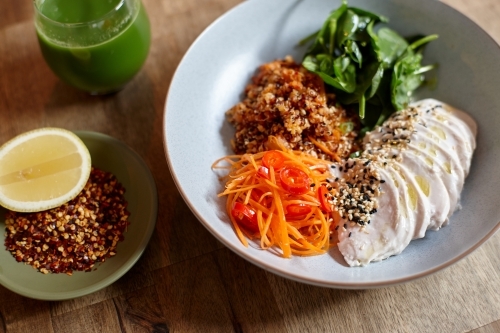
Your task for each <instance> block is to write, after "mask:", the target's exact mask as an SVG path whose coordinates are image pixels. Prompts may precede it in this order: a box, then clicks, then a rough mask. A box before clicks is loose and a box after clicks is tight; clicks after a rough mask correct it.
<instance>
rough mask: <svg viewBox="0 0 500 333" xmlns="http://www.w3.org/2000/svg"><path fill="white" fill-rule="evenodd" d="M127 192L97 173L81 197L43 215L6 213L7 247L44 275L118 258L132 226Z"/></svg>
mask: <svg viewBox="0 0 500 333" xmlns="http://www.w3.org/2000/svg"><path fill="white" fill-rule="evenodd" d="M124 193H125V189H124V187H123V186H122V185H121V184H120V183H119V182H118V181H117V179H116V177H115V176H114V175H113V174H111V173H109V172H105V171H102V170H99V169H97V168H92V171H91V173H90V177H89V180H88V181H87V184H86V185H85V187H84V189H83V190H82V191H81V192H80V194H79V195H78V196H77V197H76V198H74V199H73V200H71V201H69V202H67V203H65V204H64V205H62V206H60V207H57V208H54V209H51V210H46V211H42V212H36V213H18V212H13V211H9V212H7V214H6V219H5V224H6V232H5V247H6V249H7V250H8V251H10V253H11V254H12V255H13V256H14V257H15V259H16V260H17V261H18V262H24V263H25V264H28V265H31V266H33V268H35V269H37V270H38V271H40V272H42V273H44V274H48V273H66V274H68V275H71V274H72V273H73V271H86V272H88V271H91V270H92V269H93V268H94V266H95V264H96V263H99V262H104V261H105V260H106V259H107V258H110V257H112V256H114V255H115V254H116V247H117V244H118V242H120V241H123V239H124V232H125V231H126V229H127V226H128V225H129V222H128V217H129V215H130V213H129V212H128V211H127V201H126V200H125V198H124V196H123V195H124Z"/></svg>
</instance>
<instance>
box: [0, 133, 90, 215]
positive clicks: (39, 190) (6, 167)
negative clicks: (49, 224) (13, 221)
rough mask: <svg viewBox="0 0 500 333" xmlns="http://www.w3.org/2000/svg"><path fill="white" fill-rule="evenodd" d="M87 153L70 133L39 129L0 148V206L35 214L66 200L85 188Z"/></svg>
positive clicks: (87, 171)
mask: <svg viewBox="0 0 500 333" xmlns="http://www.w3.org/2000/svg"><path fill="white" fill-rule="evenodd" d="M90 170H91V159H90V153H89V150H88V149H87V147H86V146H85V144H84V143H83V142H82V140H80V138H78V136H76V135H75V134H74V133H72V132H70V131H67V130H64V129H60V128H50V127H49V128H41V129H37V130H33V131H29V132H26V133H23V134H20V135H18V136H16V137H15V138H13V139H11V140H10V141H8V142H7V143H5V144H4V145H3V146H2V147H0V205H2V206H4V207H5V208H7V209H10V210H13V211H16V212H38V211H43V210H47V209H51V208H54V207H58V206H61V205H62V204H64V203H66V202H68V201H70V200H71V199H73V198H74V197H76V196H77V195H78V194H79V193H80V192H81V190H82V189H83V187H84V186H85V184H86V182H87V180H88V178H89V175H90Z"/></svg>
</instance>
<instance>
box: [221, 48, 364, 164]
mask: <svg viewBox="0 0 500 333" xmlns="http://www.w3.org/2000/svg"><path fill="white" fill-rule="evenodd" d="M244 94H245V98H244V100H243V101H242V102H240V103H238V104H236V105H235V106H233V107H232V108H231V109H230V110H229V111H227V113H226V115H227V118H228V120H229V122H230V123H231V124H232V125H234V126H235V128H236V133H235V137H234V140H232V142H231V144H232V148H233V150H234V151H235V153H237V154H243V153H251V154H255V153H257V152H260V151H266V150H269V149H273V147H267V145H268V138H269V136H271V135H272V136H275V137H277V138H278V139H280V141H281V142H282V143H283V144H284V145H285V147H286V148H287V149H291V150H300V151H303V152H305V153H308V154H310V155H312V156H314V157H317V158H321V159H326V160H332V161H340V158H346V157H347V156H349V154H351V153H352V152H353V150H356V147H354V144H355V139H356V136H357V132H356V131H355V130H356V129H357V127H359V119H358V118H357V117H355V116H351V115H348V114H347V112H346V110H345V109H344V108H342V107H341V106H340V105H338V104H337V102H336V99H335V95H334V94H330V93H327V92H326V91H325V86H324V83H323V81H322V80H321V78H320V77H319V76H318V75H316V74H314V73H311V72H309V71H308V70H306V69H305V68H304V67H303V66H301V65H299V64H296V63H295V62H294V61H293V59H292V58H291V57H286V58H285V59H284V60H276V61H273V62H270V63H266V64H263V65H262V66H260V67H259V69H258V71H257V73H256V74H255V76H254V77H253V78H252V81H251V83H250V84H248V85H247V87H246V88H245V93H244Z"/></svg>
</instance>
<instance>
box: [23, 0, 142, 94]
mask: <svg viewBox="0 0 500 333" xmlns="http://www.w3.org/2000/svg"><path fill="white" fill-rule="evenodd" d="M33 3H34V7H35V27H36V32H37V36H38V41H39V44H40V48H41V50H42V54H43V57H44V59H45V61H46V62H47V64H48V65H49V67H50V68H51V69H52V71H53V72H54V73H55V74H56V75H57V76H59V78H61V79H62V80H63V81H65V82H67V83H68V84H70V85H72V86H74V87H76V88H78V89H81V90H84V91H87V92H90V93H91V94H107V93H112V92H115V91H118V90H120V89H121V88H122V87H123V86H124V85H125V84H126V83H127V82H128V81H130V80H131V79H132V78H133V77H134V75H135V74H136V73H137V72H138V71H139V70H140V69H141V67H142V65H143V63H144V61H145V60H146V57H147V55H148V51H149V45H150V41H151V35H150V24H149V19H148V16H147V14H146V11H145V10H144V7H143V5H142V3H141V0H34V1H33Z"/></svg>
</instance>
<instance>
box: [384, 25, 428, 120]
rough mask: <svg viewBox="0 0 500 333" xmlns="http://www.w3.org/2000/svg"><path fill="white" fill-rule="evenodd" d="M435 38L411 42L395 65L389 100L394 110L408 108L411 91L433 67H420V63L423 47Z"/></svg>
mask: <svg viewBox="0 0 500 333" xmlns="http://www.w3.org/2000/svg"><path fill="white" fill-rule="evenodd" d="M436 38H437V35H430V36H427V37H424V38H421V39H419V40H417V41H415V42H413V43H412V44H411V45H409V46H408V47H407V48H406V50H405V52H404V54H403V55H402V56H401V57H400V58H399V59H398V60H397V62H396V63H395V65H394V71H393V74H392V82H391V100H392V104H393V105H394V108H395V109H396V110H402V109H404V108H406V107H407V106H408V104H409V103H410V99H411V96H412V93H413V91H414V90H415V89H417V88H418V87H419V86H420V85H421V84H422V83H423V82H424V76H423V73H425V72H427V71H430V70H431V69H433V68H434V67H435V66H434V65H431V66H425V67H422V65H421V62H422V58H423V56H422V48H423V46H424V45H425V44H426V43H428V42H430V41H432V40H435V39H436Z"/></svg>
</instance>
